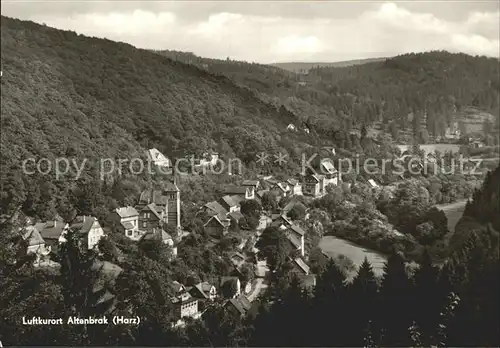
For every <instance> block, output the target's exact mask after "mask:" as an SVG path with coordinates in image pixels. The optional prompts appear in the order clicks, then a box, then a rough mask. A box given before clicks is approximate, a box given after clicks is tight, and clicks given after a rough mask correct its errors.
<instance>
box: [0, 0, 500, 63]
mask: <svg viewBox="0 0 500 348" xmlns="http://www.w3.org/2000/svg"><path fill="white" fill-rule="evenodd" d="M499 10H500V2H499V1H498V0H489V1H482V2H481V1H473V2H472V1H411V2H410V1H408V2H397V1H396V2H376V1H349V2H347V1H345V2H343V1H321V2H320V1H252V0H247V1H176V2H167V1H147V0H146V1H142V2H135V1H89V0H87V1H50V2H49V1H23V0H14V1H2V7H1V12H2V15H5V16H9V17H15V18H20V19H26V20H32V21H35V22H40V23H45V24H47V25H49V26H53V27H56V28H60V29H68V30H73V31H76V32H78V33H82V34H85V35H89V36H97V37H106V38H108V39H111V40H116V41H123V42H127V43H130V44H132V45H134V46H137V47H140V48H153V49H172V50H181V51H190V52H193V53H195V54H197V55H200V56H204V57H212V58H226V57H230V58H231V59H237V60H246V61H254V62H260V63H271V62H286V61H341V60H349V59H361V58H370V57H387V56H392V55H396V54H400V53H406V52H422V51H429V50H436V49H444V50H448V51H452V52H457V51H459V52H466V53H469V54H473V55H487V56H493V57H498V56H499V50H500V46H499V37H500V21H499V17H500V13H499Z"/></svg>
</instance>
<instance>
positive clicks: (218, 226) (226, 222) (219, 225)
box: [203, 214, 231, 239]
mask: <svg viewBox="0 0 500 348" xmlns="http://www.w3.org/2000/svg"><path fill="white" fill-rule="evenodd" d="M230 224H231V220H230V219H229V218H228V217H227V215H222V214H218V215H213V216H211V217H210V219H208V221H207V222H206V223H205V225H204V226H203V227H204V229H205V232H206V233H207V234H208V235H209V236H210V237H212V238H216V239H221V238H223V237H224V236H225V235H226V234H227V233H228V231H229V226H230Z"/></svg>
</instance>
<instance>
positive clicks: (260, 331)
mask: <svg viewBox="0 0 500 348" xmlns="http://www.w3.org/2000/svg"><path fill="white" fill-rule="evenodd" d="M499 180H500V168H498V169H496V170H495V172H494V173H492V174H491V175H490V176H489V179H488V181H487V182H485V184H484V186H483V188H482V189H481V190H479V191H478V192H477V193H476V195H475V197H474V199H473V200H472V201H471V203H470V204H469V207H468V209H467V213H466V217H467V218H470V219H475V220H476V223H477V227H481V226H482V227H484V229H483V230H481V229H479V228H476V229H474V230H469V231H468V232H469V233H468V234H467V236H466V237H465V238H464V240H463V243H462V244H461V245H460V246H457V249H456V250H454V252H453V253H452V255H451V256H450V258H449V259H448V261H447V262H446V263H445V264H444V266H443V267H441V268H438V267H436V266H435V265H434V264H433V260H432V258H431V257H430V256H429V254H428V253H424V257H423V258H422V260H421V261H420V263H419V267H417V268H416V269H415V268H413V269H410V268H408V267H407V266H406V265H405V263H404V260H403V259H402V258H401V257H400V256H399V255H397V254H396V255H393V256H390V257H389V259H388V261H387V263H386V265H385V270H384V272H385V273H384V275H383V276H382V278H378V277H376V276H375V275H374V272H373V270H372V266H371V265H370V264H369V262H368V261H366V260H365V262H364V263H363V264H362V265H361V267H360V268H359V270H358V272H357V275H356V276H355V277H354V279H353V280H352V281H350V282H349V281H347V280H346V275H345V273H344V271H343V269H341V268H339V266H338V265H337V264H336V263H334V262H331V261H325V262H323V265H322V266H321V268H320V269H319V270H318V274H319V276H318V279H317V282H316V286H315V287H314V289H313V290H307V289H303V288H301V286H300V285H299V282H298V280H297V278H295V276H294V275H293V273H291V272H290V264H289V262H288V261H287V259H286V258H283V257H282V256H283V254H282V253H281V252H282V251H280V252H278V253H277V254H276V252H274V253H273V252H272V251H271V249H272V248H279V245H277V244H273V243H269V242H270V241H272V240H273V239H275V238H276V237H277V238H279V237H278V236H282V235H283V234H280V233H279V231H277V230H276V228H274V227H269V228H267V229H266V230H264V232H263V236H264V238H263V239H262V241H261V244H266V245H261V247H262V250H263V253H264V254H263V255H261V257H265V258H273V260H274V261H275V262H272V263H270V264H271V265H272V270H273V276H272V277H271V283H270V287H269V289H268V291H267V292H266V294H265V295H264V296H263V297H262V298H260V300H259V301H258V303H257V305H255V306H253V309H252V310H251V311H250V312H249V315H248V316H246V317H240V316H239V315H237V314H235V312H231V311H228V310H227V309H225V308H224V307H223V306H221V304H222V303H221V302H217V301H216V302H215V303H214V304H213V305H211V306H208V307H207V308H206V309H207V311H206V312H205V314H204V316H203V319H202V320H197V321H193V322H191V323H188V324H187V326H185V327H183V328H176V329H174V328H171V327H170V325H169V320H170V319H171V315H172V314H171V308H170V306H169V305H168V302H167V301H166V296H165V295H166V294H168V293H169V290H168V284H169V281H170V280H173V279H177V280H180V281H185V279H184V278H183V277H188V278H189V277H190V275H189V273H186V272H185V271H184V272H183V271H182V266H181V265H182V263H186V264H187V265H188V266H189V267H190V268H191V269H192V270H197V271H198V272H200V273H199V274H205V275H204V277H205V276H206V275H208V274H213V275H216V274H218V273H223V272H225V271H227V270H226V269H225V268H226V267H227V265H225V263H224V262H223V260H221V259H219V258H217V257H214V255H213V253H212V252H210V251H208V250H205V251H204V252H202V250H203V246H202V245H199V241H197V238H196V237H195V236H193V237H192V238H189V239H188V240H186V241H183V243H182V245H181V249H180V250H184V251H183V255H182V259H181V260H179V261H175V262H170V261H168V257H167V255H166V251H165V250H163V247H162V244H160V243H158V244H154V245H147V244H142V243H139V244H135V243H132V242H130V241H127V240H126V238H124V237H123V236H119V235H112V236H111V238H110V239H105V240H103V241H102V242H100V249H101V253H102V255H100V256H98V255H96V254H94V252H93V251H90V252H85V251H82V250H80V249H79V247H78V243H77V241H78V236H77V235H74V234H72V233H70V234H68V242H67V243H65V244H64V246H63V252H62V253H61V260H60V261H61V262H62V267H61V269H60V270H59V271H58V272H55V273H54V272H46V271H43V270H35V269H34V268H33V266H32V264H31V263H30V256H27V257H26V256H23V255H24V252H23V250H25V247H26V246H25V245H24V244H23V241H22V238H19V236H18V235H17V233H15V232H13V231H16V230H13V229H12V227H13V226H12V225H11V226H8V225H5V224H2V226H0V227H1V229H2V230H1V232H2V233H0V238H1V242H2V243H0V275H1V277H0V286H1V287H2V289H3V291H2V294H1V295H0V304H1V306H0V318H1V319H2V320H0V333H1V336H0V339H1V340H2V341H3V343H4V344H18V345H107V344H110V345H111V344H115V345H116V344H118V345H132V344H134V345H169V346H260V347H263V346H275V347H276V346H289V347H290V346H323V347H324V346H344V347H345V346H357V347H360V346H364V347H379V346H385V347H387V346H398V347H401V346H415V347H422V346H425V347H427V346H436V347H446V346H464V347H472V346H487V347H488V346H498V344H499V331H498V330H499V318H498V305H499V303H498V293H499V290H500V288H499V286H500V284H499V275H498V268H499V266H500V265H499V252H498V238H499V234H498V231H495V229H494V228H493V224H495V223H496V222H495V218H496V217H498V215H499V213H500V212H499V211H498V205H496V206H494V207H493V208H492V209H491V210H490V213H489V214H486V215H482V216H479V215H477V211H475V210H474V209H473V207H476V206H477V207H479V206H481V204H483V203H482V202H484V201H485V199H486V198H484V197H486V196H489V197H490V199H493V198H494V197H495V195H496V193H495V192H494V191H493V190H491V188H497V187H498V186H500V181H499ZM462 233H463V231H462ZM283 245H285V244H283ZM194 249H197V250H199V252H198V253H196V252H194V251H193V250H194ZM188 250H191V251H188ZM187 255H191V257H187ZM272 255H278V256H279V255H281V256H280V257H278V258H276V259H275V258H274V257H273V256H272ZM98 257H99V258H103V259H104V260H106V261H107V262H108V263H107V264H108V265H109V262H113V263H115V264H117V265H118V266H119V268H118V269H119V271H118V272H115V273H118V274H115V276H114V281H112V282H110V281H104V280H103V277H104V275H105V274H108V273H109V269H108V272H107V273H106V270H105V268H106V267H105V265H106V263H104V264H103V263H102V261H99V260H98V259H97V258H98ZM269 261H271V259H269ZM179 262H180V263H179ZM95 265H97V267H96V266H95ZM180 267H181V268H180ZM108 268H109V267H108ZM183 274H184V275H183ZM104 294H107V296H104ZM110 295H111V296H110ZM119 314H125V315H127V316H136V315H138V316H140V317H141V319H142V320H141V324H140V325H138V326H133V325H132V326H131V325H122V326H114V325H94V326H91V325H89V326H84V325H81V326H77V327H76V328H75V326H73V327H71V326H68V325H53V326H45V327H44V326H24V325H20V324H19V322H20V320H21V319H20V318H22V316H23V315H27V316H29V317H31V316H37V315H40V316H42V317H47V316H49V317H50V316H52V317H55V318H59V317H65V316H68V315H77V316H83V317H85V316H89V315H90V316H96V317H99V316H102V315H119ZM325 318H326V319H325Z"/></svg>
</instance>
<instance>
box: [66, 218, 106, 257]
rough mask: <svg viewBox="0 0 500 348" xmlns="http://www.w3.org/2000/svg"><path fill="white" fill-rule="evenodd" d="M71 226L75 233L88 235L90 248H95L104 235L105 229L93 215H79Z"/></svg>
mask: <svg viewBox="0 0 500 348" xmlns="http://www.w3.org/2000/svg"><path fill="white" fill-rule="evenodd" d="M69 228H70V229H71V230H73V231H74V232H75V233H78V234H81V235H84V236H85V237H86V238H85V239H86V240H87V247H88V249H89V250H90V249H93V248H94V247H95V246H96V245H97V243H99V240H100V239H101V238H102V237H104V230H103V229H102V227H101V225H100V224H99V221H97V218H95V217H93V216H77V217H76V219H75V221H74V222H73V223H72V224H71V225H70V226H69Z"/></svg>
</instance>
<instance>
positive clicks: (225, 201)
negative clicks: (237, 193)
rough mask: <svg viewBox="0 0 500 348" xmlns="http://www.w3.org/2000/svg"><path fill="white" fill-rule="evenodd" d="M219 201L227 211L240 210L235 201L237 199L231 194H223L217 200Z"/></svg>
mask: <svg viewBox="0 0 500 348" xmlns="http://www.w3.org/2000/svg"><path fill="white" fill-rule="evenodd" d="M219 203H220V205H222V207H223V208H224V209H225V210H226V211H227V212H229V213H232V212H233V211H237V210H240V205H239V203H238V202H237V200H236V199H234V198H233V196H229V195H226V196H223V197H222V198H221V199H220V200H219Z"/></svg>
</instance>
